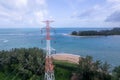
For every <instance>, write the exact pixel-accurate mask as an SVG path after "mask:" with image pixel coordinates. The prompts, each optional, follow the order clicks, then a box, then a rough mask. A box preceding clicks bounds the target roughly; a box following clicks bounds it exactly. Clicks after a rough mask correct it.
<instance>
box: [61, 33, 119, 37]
mask: <svg viewBox="0 0 120 80" xmlns="http://www.w3.org/2000/svg"><path fill="white" fill-rule="evenodd" d="M63 35H64V36H69V37H85V38H87V37H109V36H120V35H108V36H104V35H96V36H76V35H71V34H65V33H64V34H63Z"/></svg>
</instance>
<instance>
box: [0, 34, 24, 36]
mask: <svg viewBox="0 0 120 80" xmlns="http://www.w3.org/2000/svg"><path fill="white" fill-rule="evenodd" d="M0 35H5V36H18V35H25V34H0Z"/></svg>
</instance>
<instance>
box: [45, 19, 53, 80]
mask: <svg viewBox="0 0 120 80" xmlns="http://www.w3.org/2000/svg"><path fill="white" fill-rule="evenodd" d="M43 22H44V23H46V28H45V29H46V59H45V76H44V80H55V76H54V65H53V61H52V56H51V52H52V50H51V45H50V40H51V37H50V29H51V28H50V25H49V24H50V23H51V22H53V21H49V20H47V21H43Z"/></svg>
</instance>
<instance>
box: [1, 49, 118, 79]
mask: <svg viewBox="0 0 120 80" xmlns="http://www.w3.org/2000/svg"><path fill="white" fill-rule="evenodd" d="M44 63H45V52H44V51H43V50H42V49H39V48H28V49H25V48H20V49H16V48H15V49H11V50H9V51H7V50H6V51H5V50H2V51H0V80H44ZM54 65H55V69H54V70H55V78H56V79H55V80H117V79H118V78H119V77H120V73H119V72H120V66H119V67H116V68H115V69H114V70H113V73H114V74H112V75H110V73H109V67H110V66H109V64H108V63H107V62H101V61H98V60H96V61H93V58H92V57H91V56H86V57H85V58H82V57H81V58H80V60H79V63H78V64H76V63H70V62H66V61H61V60H54Z"/></svg>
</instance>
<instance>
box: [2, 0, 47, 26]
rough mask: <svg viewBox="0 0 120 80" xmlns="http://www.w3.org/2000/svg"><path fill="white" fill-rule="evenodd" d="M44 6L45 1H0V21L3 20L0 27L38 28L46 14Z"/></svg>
mask: <svg viewBox="0 0 120 80" xmlns="http://www.w3.org/2000/svg"><path fill="white" fill-rule="evenodd" d="M46 5H47V4H46V1H45V0H1V1H0V21H2V20H4V23H5V24H3V23H2V25H6V24H8V25H13V24H14V26H17V24H22V25H24V26H27V25H33V26H38V25H40V24H41V23H40V21H42V20H44V18H45V17H46V16H47V14H48V10H47V8H46ZM0 25H1V23H0Z"/></svg>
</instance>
